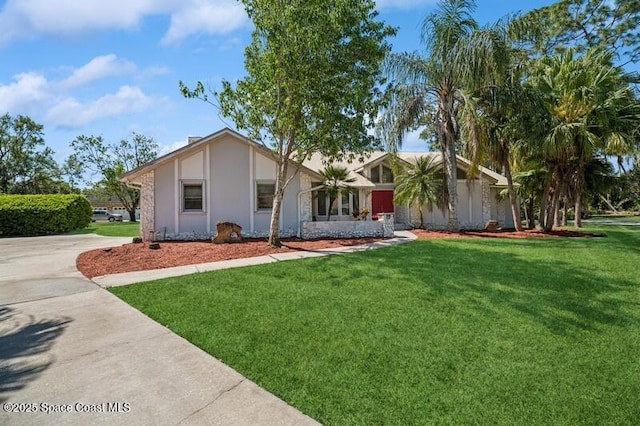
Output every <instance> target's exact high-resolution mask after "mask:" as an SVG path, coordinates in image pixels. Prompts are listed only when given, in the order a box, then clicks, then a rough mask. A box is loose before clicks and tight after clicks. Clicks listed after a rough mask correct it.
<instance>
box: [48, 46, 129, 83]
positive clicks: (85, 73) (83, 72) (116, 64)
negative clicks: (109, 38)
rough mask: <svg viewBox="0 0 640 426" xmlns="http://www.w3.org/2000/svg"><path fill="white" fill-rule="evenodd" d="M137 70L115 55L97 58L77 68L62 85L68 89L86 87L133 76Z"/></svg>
mask: <svg viewBox="0 0 640 426" xmlns="http://www.w3.org/2000/svg"><path fill="white" fill-rule="evenodd" d="M137 69H138V67H136V65H135V64H134V63H133V62H130V61H127V60H124V59H118V57H117V56H116V55H114V54H111V55H104V56H96V57H95V58H93V59H92V60H91V61H89V62H88V63H87V64H85V65H83V66H81V67H80V68H76V69H75V70H74V71H73V73H72V74H71V75H70V76H69V77H67V78H66V79H64V80H63V81H61V82H60V85H61V87H63V88H66V89H69V88H73V87H78V86H84V85H85V84H88V83H91V82H94V81H96V80H101V79H103V78H106V77H111V76H116V75H121V74H133V73H135V72H136V71H137Z"/></svg>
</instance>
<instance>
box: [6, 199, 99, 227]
mask: <svg viewBox="0 0 640 426" xmlns="http://www.w3.org/2000/svg"><path fill="white" fill-rule="evenodd" d="M91 212H92V209H91V204H89V201H88V200H87V199H86V198H85V197H84V196H83V195H77V194H52V195H0V236H4V237H6V236H25V237H27V236H33V235H48V234H65V233H67V232H70V231H72V230H74V229H78V228H85V227H87V225H89V223H91Z"/></svg>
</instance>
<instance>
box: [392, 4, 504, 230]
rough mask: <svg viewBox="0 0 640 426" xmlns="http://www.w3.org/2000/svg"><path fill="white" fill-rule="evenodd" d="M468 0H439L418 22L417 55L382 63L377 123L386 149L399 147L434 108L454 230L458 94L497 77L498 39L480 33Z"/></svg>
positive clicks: (500, 59) (399, 56)
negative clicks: (385, 84) (384, 74)
mask: <svg viewBox="0 0 640 426" xmlns="http://www.w3.org/2000/svg"><path fill="white" fill-rule="evenodd" d="M474 9H475V2H474V1H472V0H444V1H441V2H440V3H438V6H437V8H436V11H435V12H434V13H432V14H430V15H428V16H427V17H426V19H425V20H424V22H423V24H422V42H423V44H424V46H425V49H426V54H425V55H424V56H423V55H421V54H419V53H401V54H394V55H391V56H390V57H389V60H388V61H387V71H388V74H389V76H390V78H391V80H392V85H391V86H390V87H389V91H388V101H389V103H388V106H387V108H386V110H385V112H384V115H383V118H382V120H381V125H380V127H381V132H382V133H383V134H385V135H386V140H387V143H388V144H389V146H390V148H391V150H394V149H397V148H398V147H400V146H401V144H402V137H403V136H404V135H405V134H406V132H407V131H408V130H411V129H413V128H414V127H415V125H416V124H417V123H419V122H420V121H421V120H423V119H424V117H425V114H426V113H428V112H429V105H432V104H433V105H436V111H435V114H434V119H435V123H436V126H435V127H436V132H437V140H438V144H439V145H440V147H441V149H442V154H443V159H444V172H445V173H444V176H445V181H446V187H447V207H448V210H449V228H450V229H454V230H457V229H459V227H460V224H459V222H458V213H457V180H458V177H457V164H456V147H457V146H458V145H459V143H460V123H459V116H458V115H457V112H458V110H459V109H460V107H461V105H462V104H463V102H464V96H463V92H464V91H467V92H472V91H473V90H475V89H477V88H479V87H481V86H487V85H495V84H496V83H497V82H498V81H499V80H500V78H501V77H502V71H501V70H502V69H503V67H504V64H505V63H506V62H507V60H508V58H507V57H506V56H505V53H506V51H507V50H506V48H505V47H504V38H503V37H501V36H500V34H499V33H498V32H497V31H496V29H495V28H486V29H480V28H479V26H478V24H477V22H476V21H475V20H474V19H473V18H472V16H471V12H472V11H473V10H474Z"/></svg>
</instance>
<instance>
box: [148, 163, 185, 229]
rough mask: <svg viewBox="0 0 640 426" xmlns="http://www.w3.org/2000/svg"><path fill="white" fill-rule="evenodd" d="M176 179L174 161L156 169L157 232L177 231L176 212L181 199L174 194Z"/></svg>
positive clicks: (155, 222) (155, 224) (155, 211)
mask: <svg viewBox="0 0 640 426" xmlns="http://www.w3.org/2000/svg"><path fill="white" fill-rule="evenodd" d="M175 179H176V177H175V176H174V164H173V162H171V163H168V164H165V165H162V166H159V167H158V168H157V169H155V182H154V188H155V196H154V203H155V209H154V213H155V220H154V226H155V231H157V232H166V233H170V234H173V233H175V232H176V229H175V212H176V209H178V208H179V207H178V205H179V200H177V199H176V197H175V194H174V192H175V190H174V188H175Z"/></svg>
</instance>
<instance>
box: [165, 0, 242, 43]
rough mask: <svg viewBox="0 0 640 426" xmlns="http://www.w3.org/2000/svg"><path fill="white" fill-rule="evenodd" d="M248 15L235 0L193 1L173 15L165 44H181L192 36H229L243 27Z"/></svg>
mask: <svg viewBox="0 0 640 426" xmlns="http://www.w3.org/2000/svg"><path fill="white" fill-rule="evenodd" d="M246 21H247V15H246V13H245V11H244V8H243V7H242V5H241V4H240V3H238V2H237V1H235V0H218V1H208V0H192V1H190V2H189V6H188V7H184V8H182V9H181V10H178V11H176V13H174V14H172V15H171V25H170V27H169V31H167V33H166V34H165V36H164V37H163V39H162V43H163V44H172V43H176V42H180V41H182V40H183V39H185V38H187V37H188V36H190V35H192V34H197V33H205V34H227V33H230V32H232V31H233V30H235V29H237V28H240V27H242V26H243V25H244V24H245V22H246Z"/></svg>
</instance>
